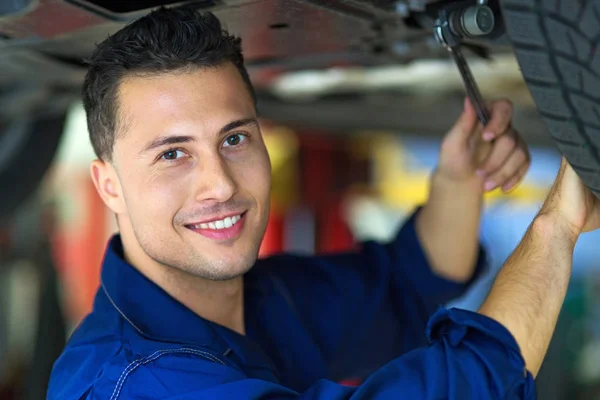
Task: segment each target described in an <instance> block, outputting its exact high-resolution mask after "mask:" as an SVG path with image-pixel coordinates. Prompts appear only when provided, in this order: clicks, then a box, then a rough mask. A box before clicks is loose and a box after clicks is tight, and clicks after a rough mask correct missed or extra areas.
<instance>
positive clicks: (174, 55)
mask: <svg viewBox="0 0 600 400" xmlns="http://www.w3.org/2000/svg"><path fill="white" fill-rule="evenodd" d="M87 62H88V65H89V69H88V72H87V75H86V77H85V81H84V84H83V90H82V97H83V105H84V108H85V112H86V115H87V125H88V131H89V134H90V140H91V142H92V147H93V148H94V151H95V153H96V156H97V157H98V158H100V159H102V160H109V161H110V160H111V159H112V152H113V146H114V142H115V136H116V132H117V131H118V130H119V129H123V126H122V125H123V123H124V121H123V118H122V116H121V115H119V108H118V106H119V104H118V100H119V99H118V91H119V85H120V83H121V82H122V80H123V78H126V77H130V76H147V75H156V74H161V73H168V72H175V71H180V70H183V71H186V70H190V71H192V70H193V69H194V68H208V67H216V66H219V65H221V64H223V63H226V62H231V63H233V64H234V65H235V66H236V67H237V69H238V71H239V73H240V75H241V76H242V79H243V80H244V83H245V84H246V86H247V88H248V90H249V92H250V95H251V96H252V99H253V100H254V102H256V95H255V93H254V89H253V87H252V83H251V82H250V78H249V76H248V72H247V71H246V68H245V66H244V57H243V55H242V50H241V39H240V38H239V37H236V36H233V35H230V34H229V33H228V32H227V31H226V30H224V29H223V28H222V26H221V22H220V21H219V19H218V18H217V17H216V16H215V15H213V14H212V13H208V12H207V13H199V12H197V11H196V10H193V9H191V8H189V7H185V8H184V7H180V8H164V7H163V8H159V9H157V10H155V11H153V12H151V13H150V14H148V15H146V16H144V17H142V18H140V19H138V20H136V21H134V22H132V23H130V24H128V25H127V26H125V27H124V28H123V29H121V30H119V31H118V32H116V33H115V34H113V35H111V36H109V37H108V38H107V39H106V40H104V41H103V42H102V43H100V44H99V45H98V46H97V48H96V50H95V51H94V53H93V55H92V56H91V58H90V59H89V60H87Z"/></svg>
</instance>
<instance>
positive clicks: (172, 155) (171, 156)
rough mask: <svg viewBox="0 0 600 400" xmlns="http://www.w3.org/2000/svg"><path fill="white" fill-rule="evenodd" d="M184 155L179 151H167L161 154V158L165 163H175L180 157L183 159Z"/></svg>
mask: <svg viewBox="0 0 600 400" xmlns="http://www.w3.org/2000/svg"><path fill="white" fill-rule="evenodd" d="M183 155H184V153H183V151H181V150H169V151H166V152H164V153H163V154H162V156H161V158H163V159H165V160H167V161H175V160H177V159H179V158H181V157H183Z"/></svg>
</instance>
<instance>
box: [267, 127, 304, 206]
mask: <svg viewBox="0 0 600 400" xmlns="http://www.w3.org/2000/svg"><path fill="white" fill-rule="evenodd" d="M263 138H264V141H265V145H266V146H267V150H268V151H269V157H270V158H271V167H272V178H271V179H272V184H271V199H272V201H273V203H274V205H275V206H276V207H278V208H279V209H281V210H285V209H287V208H288V207H290V206H292V205H293V203H294V202H295V201H296V198H297V194H298V193H297V192H298V138H297V136H296V133H295V132H294V131H292V130H291V129H288V128H285V127H280V126H275V127H268V128H263Z"/></svg>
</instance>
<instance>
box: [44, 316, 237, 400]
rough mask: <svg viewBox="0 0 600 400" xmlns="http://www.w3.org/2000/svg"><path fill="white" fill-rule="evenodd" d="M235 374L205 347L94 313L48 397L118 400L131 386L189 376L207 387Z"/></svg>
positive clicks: (151, 386)
mask: <svg viewBox="0 0 600 400" xmlns="http://www.w3.org/2000/svg"><path fill="white" fill-rule="evenodd" d="M235 371H236V370H235V369H233V368H232V367H230V366H228V365H226V361H225V360H223V359H222V357H218V356H217V355H214V354H212V353H211V352H210V350H209V349H204V348H198V347H192V346H185V345H179V344H174V343H165V342H160V341H155V340H151V339H148V338H145V337H143V336H142V335H140V334H139V333H138V332H137V331H135V329H134V328H133V327H132V326H131V325H130V324H127V323H123V320H122V319H120V318H118V316H115V315H112V314H110V313H96V312H92V314H90V315H89V316H88V317H87V318H86V319H85V320H84V321H83V322H82V323H81V325H80V326H79V327H78V328H77V329H76V330H75V332H74V333H73V335H72V336H71V339H70V340H69V343H68V344H67V346H66V347H65V349H64V351H63V353H62V354H61V356H60V357H59V358H58V360H57V361H56V363H55V364H54V368H53V370H52V375H51V378H50V382H49V387H48V397H47V398H48V399H49V400H55V399H61V400H62V399H80V398H85V396H89V397H88V398H99V399H100V398H101V399H117V398H119V395H120V393H121V392H123V391H124V390H128V389H127V388H128V387H129V386H131V384H132V382H133V383H134V385H135V386H136V387H140V388H143V389H145V390H149V391H152V390H158V387H159V386H160V385H162V384H164V383H172V384H173V385H179V384H180V383H181V382H182V380H186V376H188V377H189V376H190V375H194V381H198V383H200V382H201V381H205V383H207V384H209V383H210V382H208V381H210V379H215V378H218V377H219V376H224V375H231V373H232V372H235ZM160 377H164V378H165V379H164V380H162V379H158V378H160ZM205 377H206V379H204V378H205ZM190 381H191V380H190ZM143 397H144V396H141V395H140V396H137V395H136V396H133V397H131V396H127V397H122V398H143ZM146 398H152V397H146Z"/></svg>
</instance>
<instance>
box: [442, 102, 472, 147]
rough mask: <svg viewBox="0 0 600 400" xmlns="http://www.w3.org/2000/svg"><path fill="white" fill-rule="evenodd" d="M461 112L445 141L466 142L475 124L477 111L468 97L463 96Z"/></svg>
mask: <svg viewBox="0 0 600 400" xmlns="http://www.w3.org/2000/svg"><path fill="white" fill-rule="evenodd" d="M463 107H464V108H463V112H462V114H461V115H460V117H459V118H458V120H457V121H456V122H455V123H454V126H453V127H452V128H451V129H450V131H449V132H448V134H447V135H446V141H450V142H455V143H456V142H460V143H465V144H467V143H468V139H469V138H470V137H471V135H472V134H473V132H474V131H475V128H476V126H477V113H476V112H475V108H473V105H472V104H471V102H470V100H469V98H468V97H467V98H465V102H464V106H463Z"/></svg>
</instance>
